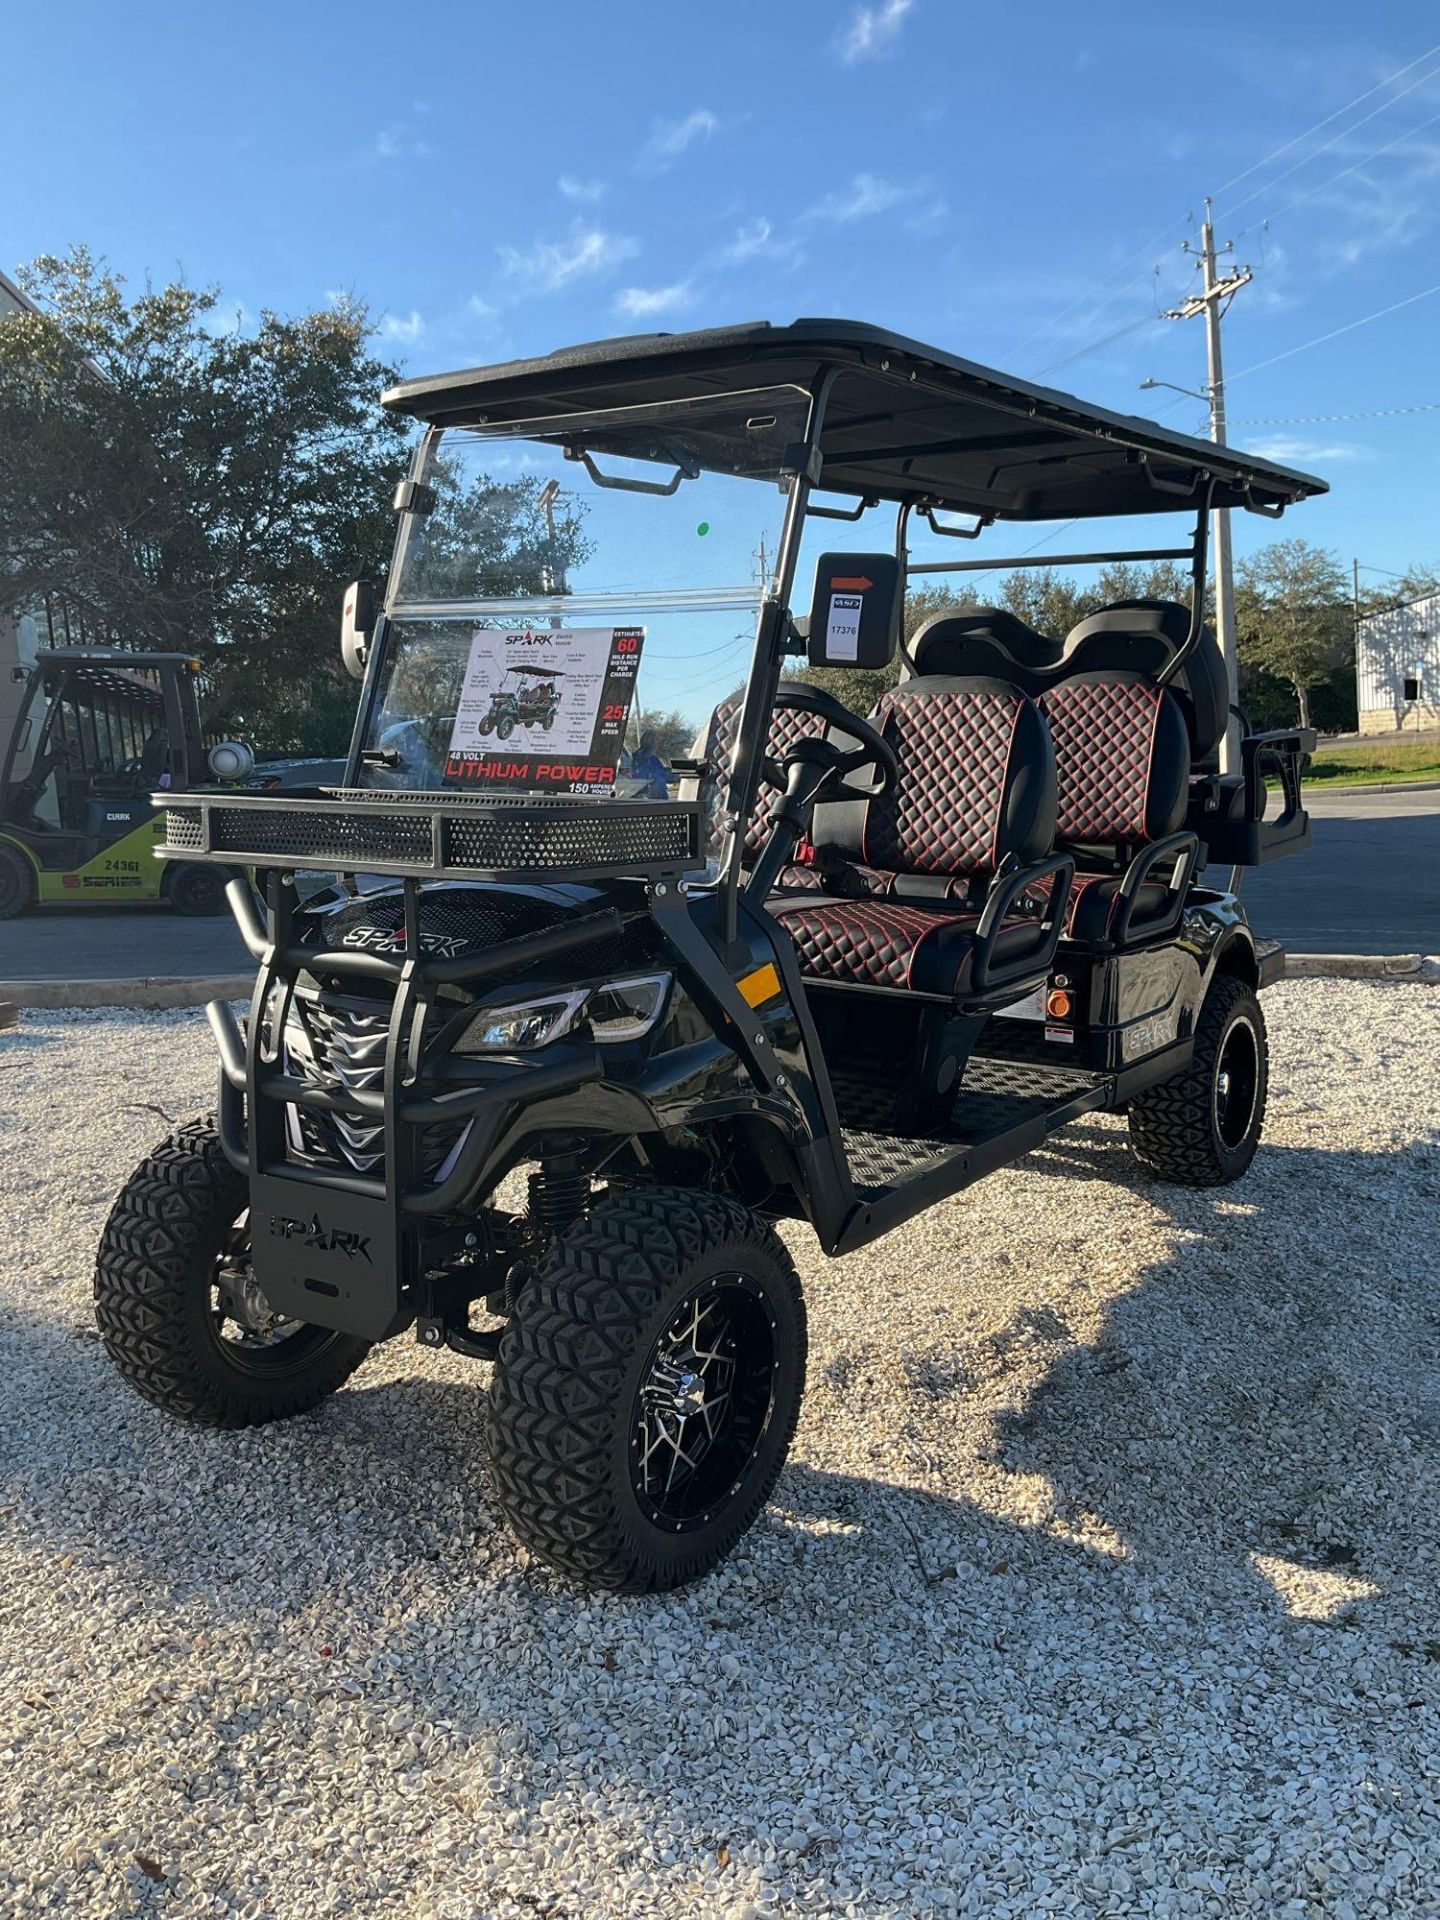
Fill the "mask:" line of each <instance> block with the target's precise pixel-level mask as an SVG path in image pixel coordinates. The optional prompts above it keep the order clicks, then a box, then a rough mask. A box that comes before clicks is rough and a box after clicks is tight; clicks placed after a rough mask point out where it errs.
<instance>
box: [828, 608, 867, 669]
mask: <svg viewBox="0 0 1440 1920" xmlns="http://www.w3.org/2000/svg"><path fill="white" fill-rule="evenodd" d="M864 604H865V602H864V601H863V600H862V599H861V597H860V595H859V594H858V593H832V594H831V596H830V618H829V620H828V621H827V622H826V625H825V654H826V657H827V659H830V660H833V661H834V662H835V664H836V665H837V666H838V665H840V664H841V663H842V662H848V661H854V660H857V659H858V658H859V657H860V609H861V608H862V607H863V606H864Z"/></svg>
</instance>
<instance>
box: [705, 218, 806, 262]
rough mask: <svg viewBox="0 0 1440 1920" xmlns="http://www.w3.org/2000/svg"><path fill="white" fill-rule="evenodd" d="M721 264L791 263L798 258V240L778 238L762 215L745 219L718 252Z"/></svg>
mask: <svg viewBox="0 0 1440 1920" xmlns="http://www.w3.org/2000/svg"><path fill="white" fill-rule="evenodd" d="M719 258H720V262H721V264H722V265H723V266H727V267H739V266H743V265H744V264H745V262H746V261H747V260H777V261H785V262H787V263H791V264H793V263H794V262H795V261H797V260H799V258H800V242H799V241H798V240H795V239H788V240H780V239H777V238H776V236H775V229H774V227H773V226H771V224H770V222H769V221H768V220H767V219H766V218H765V217H764V215H763V214H762V215H760V216H758V217H757V218H756V219H754V220H747V221H746V222H745V223H744V225H743V226H741V227H737V228H736V230H735V238H734V239H733V240H732V241H731V242H730V243H729V245H728V246H725V247H722V248H721V249H720V254H719Z"/></svg>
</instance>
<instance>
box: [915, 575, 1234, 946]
mask: <svg viewBox="0 0 1440 1920" xmlns="http://www.w3.org/2000/svg"><path fill="white" fill-rule="evenodd" d="M1189 627H1190V614H1189V612H1188V610H1187V609H1186V608H1184V607H1180V606H1177V605H1174V604H1173V603H1171V602H1168V601H1127V602H1122V603H1117V605H1116V606H1114V607H1108V608H1104V609H1102V610H1101V611H1100V612H1099V613H1096V614H1093V615H1091V616H1090V618H1089V619H1087V620H1083V621H1081V622H1080V624H1079V625H1078V626H1077V627H1076V628H1075V629H1074V630H1073V632H1072V633H1071V634H1070V636H1069V637H1068V639H1067V640H1066V641H1065V642H1064V644H1063V646H1061V645H1059V644H1058V643H1055V642H1053V641H1047V640H1046V639H1045V638H1044V637H1043V635H1040V634H1037V633H1035V632H1034V631H1033V629H1031V628H1029V627H1026V626H1025V625H1024V623H1023V622H1021V621H1017V620H1016V619H1015V617H1014V616H1013V615H1006V614H1003V613H1002V611H1001V610H998V609H990V608H985V609H979V610H976V611H972V612H970V613H967V614H960V615H942V616H941V617H939V618H938V619H936V620H933V621H931V622H930V623H929V625H928V626H926V627H925V628H923V629H922V630H921V632H920V633H919V634H917V635H916V637H915V640H914V642H913V643H912V649H911V652H912V658H913V659H914V661H915V666H916V669H917V680H926V679H931V678H934V677H935V676H936V675H940V676H943V675H945V674H946V673H948V672H953V671H954V670H955V669H956V667H957V666H959V665H962V664H966V665H969V664H974V663H975V662H977V661H978V660H981V659H983V660H987V661H992V662H993V661H995V660H997V658H998V659H1003V660H1004V662H1005V677H1006V678H1008V679H1009V680H1010V682H1011V684H1012V685H1014V686H1017V687H1021V688H1023V689H1025V690H1026V691H1027V692H1029V693H1031V694H1033V695H1034V696H1035V698H1036V703H1037V705H1038V706H1039V709H1040V711H1041V713H1042V714H1043V715H1044V717H1045V719H1046V722H1047V723H1048V725H1049V728H1050V731H1051V734H1052V737H1053V740H1054V745H1055V761H1056V779H1057V808H1056V845H1057V847H1064V848H1068V849H1069V850H1070V851H1071V852H1072V853H1074V855H1075V857H1076V865H1077V872H1076V876H1075V884H1074V887H1073V890H1072V892H1071V896H1070V904H1069V908H1068V911H1067V914H1066V920H1065V929H1064V937H1065V938H1066V939H1067V940H1069V941H1073V942H1075V943H1077V944H1079V945H1081V946H1085V947H1089V948H1093V949H1097V950H1100V951H1107V950H1110V949H1112V948H1114V947H1116V946H1131V945H1135V944H1137V943H1139V942H1142V941H1146V940H1151V939H1156V938H1160V937H1163V936H1165V935H1167V934H1169V933H1171V932H1173V930H1174V928H1175V927H1176V926H1177V925H1178V923H1179V920H1180V917H1181V914H1182V913H1183V911H1184V896H1185V892H1186V889H1187V888H1188V886H1189V883H1190V880H1191V878H1192V877H1193V873H1194V870H1195V864H1196V860H1197V858H1198V853H1199V848H1198V844H1197V843H1196V841H1195V838H1194V835H1193V834H1182V833H1181V832H1180V831H1179V829H1180V827H1181V825H1182V823H1183V821H1184V819H1185V815H1186V808H1187V803H1188V797H1189V783H1190V771H1191V766H1192V764H1193V762H1194V761H1195V760H1196V759H1198V758H1201V757H1202V756H1207V755H1209V754H1210V753H1212V752H1213V751H1214V749H1215V747H1216V745H1217V744H1218V741H1219V739H1220V737H1221V735H1223V733H1224V730H1225V719H1226V713H1227V710H1228V709H1227V703H1226V700H1225V697H1224V689H1225V685H1226V682H1225V670H1224V664H1223V661H1222V660H1221V658H1220V654H1219V648H1218V646H1216V644H1215V641H1214V636H1213V635H1211V634H1209V633H1208V632H1207V633H1206V634H1205V635H1204V636H1203V637H1202V641H1201V645H1200V647H1199V648H1197V650H1196V653H1195V654H1194V655H1192V656H1191V658H1190V659H1189V660H1188V661H1187V662H1186V663H1185V666H1184V667H1183V668H1182V670H1181V673H1180V674H1179V675H1177V677H1176V681H1177V688H1178V691H1171V689H1169V688H1161V687H1160V686H1159V685H1157V684H1156V676H1157V675H1158V673H1159V672H1160V671H1161V669H1162V668H1163V667H1164V666H1165V665H1166V664H1167V663H1168V662H1169V661H1170V660H1171V659H1173V658H1174V655H1175V653H1176V651H1177V650H1178V648H1179V647H1180V646H1181V644H1183V641H1184V639H1185V637H1186V635H1187V634H1188V632H1189ZM915 683H916V682H913V681H912V682H911V683H910V684H915ZM1047 901H1048V892H1047V890H1046V889H1045V888H1044V887H1041V888H1036V889H1032V890H1031V891H1030V892H1029V893H1028V894H1027V895H1026V896H1025V905H1026V906H1028V907H1029V908H1030V909H1032V910H1034V911H1040V910H1042V909H1043V908H1044V907H1045V905H1046V904H1047Z"/></svg>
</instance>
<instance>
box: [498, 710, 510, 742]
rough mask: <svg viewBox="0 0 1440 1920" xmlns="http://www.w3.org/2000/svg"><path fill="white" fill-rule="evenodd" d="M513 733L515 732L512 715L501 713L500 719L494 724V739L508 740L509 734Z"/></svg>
mask: <svg viewBox="0 0 1440 1920" xmlns="http://www.w3.org/2000/svg"><path fill="white" fill-rule="evenodd" d="M514 731H515V716H514V714H513V713H502V714H501V716H500V718H499V719H498V720H497V721H496V722H495V738H496V739H497V740H508V739H509V738H510V736H511V734H512V733H514Z"/></svg>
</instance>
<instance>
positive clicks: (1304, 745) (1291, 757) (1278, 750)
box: [1240, 727, 1315, 828]
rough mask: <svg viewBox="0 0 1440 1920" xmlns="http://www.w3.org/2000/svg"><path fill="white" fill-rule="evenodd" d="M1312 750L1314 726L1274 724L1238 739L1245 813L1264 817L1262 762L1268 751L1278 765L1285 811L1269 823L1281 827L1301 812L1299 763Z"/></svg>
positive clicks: (1247, 816) (1251, 818) (1257, 819)
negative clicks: (1281, 725) (1266, 730)
mask: <svg viewBox="0 0 1440 1920" xmlns="http://www.w3.org/2000/svg"><path fill="white" fill-rule="evenodd" d="M1314 751H1315V729H1314V728H1313V727H1276V728H1274V729H1272V731H1271V732H1269V733H1247V734H1246V735H1245V737H1244V739H1243V740H1241V742H1240V765H1241V768H1242V769H1243V771H1244V774H1245V816H1246V818H1247V819H1248V820H1253V821H1257V822H1258V821H1263V820H1264V818H1265V780H1264V776H1263V774H1262V772H1261V761H1262V760H1263V759H1264V757H1265V756H1266V755H1267V754H1269V755H1271V756H1272V757H1273V758H1274V759H1275V760H1276V762H1277V763H1278V764H1279V768H1280V785H1281V789H1282V791H1283V793H1284V795H1285V807H1284V811H1283V812H1282V813H1281V814H1280V815H1279V817H1278V818H1277V819H1275V820H1273V821H1271V822H1269V825H1271V826H1272V827H1275V828H1284V827H1286V826H1288V825H1289V823H1290V822H1291V821H1292V820H1293V819H1294V818H1295V816H1296V815H1297V814H1298V813H1299V812H1300V810H1301V809H1300V763H1301V761H1302V760H1303V759H1305V758H1306V757H1307V756H1308V755H1310V754H1312V753H1314Z"/></svg>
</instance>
